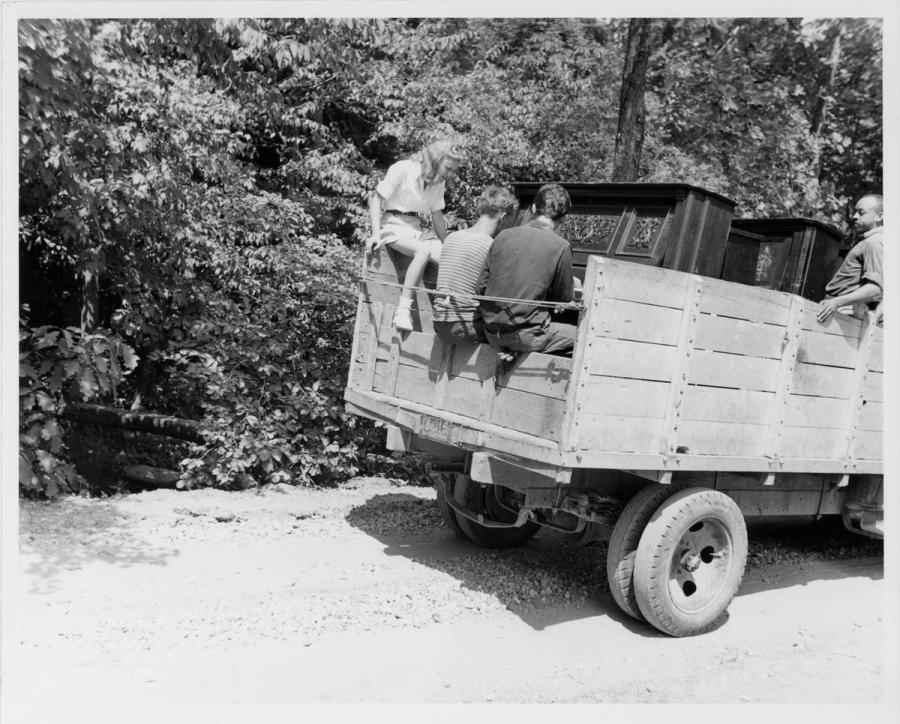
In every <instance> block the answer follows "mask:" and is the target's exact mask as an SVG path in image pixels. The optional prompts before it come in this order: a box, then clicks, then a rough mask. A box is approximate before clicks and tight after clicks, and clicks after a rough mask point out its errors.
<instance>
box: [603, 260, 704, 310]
mask: <svg viewBox="0 0 900 724" xmlns="http://www.w3.org/2000/svg"><path fill="white" fill-rule="evenodd" d="M689 279H690V275H688V274H681V273H678V272H672V271H670V270H667V269H662V268H660V267H653V266H647V265H644V264H627V265H626V264H615V263H613V264H612V265H611V266H610V267H609V269H608V271H607V272H606V273H605V275H604V283H603V296H604V297H606V298H608V299H620V300H622V301H628V302H637V303H639V304H651V305H655V306H661V307H671V308H673V309H679V310H680V309H681V307H682V305H683V304H684V292H685V289H687V285H688V281H689Z"/></svg>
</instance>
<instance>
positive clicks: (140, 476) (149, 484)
mask: <svg viewBox="0 0 900 724" xmlns="http://www.w3.org/2000/svg"><path fill="white" fill-rule="evenodd" d="M122 477H123V478H125V480H127V481H128V482H129V483H137V484H138V485H141V486H143V487H145V488H176V487H177V486H178V478H179V477H180V476H179V473H178V472H177V471H175V470H168V469H167V468H155V467H152V466H150V465H129V466H128V467H127V468H125V470H124V471H122Z"/></svg>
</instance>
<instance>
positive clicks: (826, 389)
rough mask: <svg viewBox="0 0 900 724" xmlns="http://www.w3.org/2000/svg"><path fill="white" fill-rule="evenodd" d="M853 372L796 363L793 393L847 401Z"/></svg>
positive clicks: (839, 368)
mask: <svg viewBox="0 0 900 724" xmlns="http://www.w3.org/2000/svg"><path fill="white" fill-rule="evenodd" d="M852 382H853V370H850V369H846V368H843V367H825V366H823V365H810V364H805V363H802V362H801V363H798V364H797V367H796V369H795V370H794V380H793V391H794V394H797V395H815V396H817V397H835V398H838V399H841V400H846V399H848V396H849V394H850V385H851V384H852Z"/></svg>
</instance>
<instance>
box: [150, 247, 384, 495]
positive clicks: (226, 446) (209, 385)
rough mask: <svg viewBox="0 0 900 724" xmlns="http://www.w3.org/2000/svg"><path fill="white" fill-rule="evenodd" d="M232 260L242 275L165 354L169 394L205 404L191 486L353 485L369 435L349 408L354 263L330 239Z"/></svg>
mask: <svg viewBox="0 0 900 724" xmlns="http://www.w3.org/2000/svg"><path fill="white" fill-rule="evenodd" d="M233 253H234V254H235V258H236V260H237V259H240V260H242V262H243V263H242V265H241V268H242V269H243V271H242V272H241V273H236V274H235V276H234V277H233V278H231V279H230V281H229V283H228V284H227V285H224V286H222V287H221V288H220V289H219V290H217V291H216V290H213V289H212V288H209V287H208V288H206V289H205V291H204V295H203V296H204V298H205V300H206V302H205V305H204V314H203V315H202V316H199V317H197V318H196V319H195V320H194V322H193V324H192V325H191V326H189V327H188V328H186V329H185V334H184V338H183V339H182V340H179V341H178V342H173V343H171V344H170V346H169V348H168V349H167V350H166V352H165V353H164V354H162V356H161V357H162V359H163V361H164V362H165V364H166V366H167V367H168V369H169V376H170V380H171V384H170V389H169V393H168V394H169V395H170V396H172V397H174V398H179V397H181V398H189V399H193V400H196V401H198V403H199V407H200V412H201V415H202V418H203V420H204V421H205V432H204V437H205V442H204V443H202V444H198V445H195V446H193V448H192V451H191V454H190V455H189V457H187V458H186V459H185V460H183V461H182V464H183V467H184V470H185V472H186V475H185V483H186V484H187V485H194V484H198V483H212V484H214V485H218V486H226V487H234V486H245V485H253V484H256V483H263V482H272V483H274V482H293V483H305V484H308V483H323V482H330V481H333V480H339V479H343V478H346V477H350V476H352V475H354V474H355V473H356V472H357V470H358V468H359V463H358V460H359V449H360V447H361V446H365V445H366V440H367V436H368V435H369V434H370V433H369V430H370V427H369V426H359V425H358V423H359V420H358V418H356V417H354V416H353V415H350V414H348V413H347V412H345V411H344V406H343V399H342V398H343V389H344V384H345V382H346V377H347V370H348V367H349V351H350V345H351V340H352V335H353V323H354V317H355V312H356V293H357V284H356V277H357V269H358V268H359V265H360V263H361V261H360V259H359V256H358V255H357V254H355V253H353V252H351V251H349V250H348V249H347V248H346V247H345V246H344V245H343V244H341V243H340V242H339V241H338V240H337V239H335V238H330V239H328V238H319V239H316V238H307V239H304V240H302V241H301V242H298V243H284V244H276V245H272V246H263V247H259V248H251V249H235V250H233ZM237 266H238V265H237V264H236V265H235V267H236V268H237ZM173 402H174V401H173Z"/></svg>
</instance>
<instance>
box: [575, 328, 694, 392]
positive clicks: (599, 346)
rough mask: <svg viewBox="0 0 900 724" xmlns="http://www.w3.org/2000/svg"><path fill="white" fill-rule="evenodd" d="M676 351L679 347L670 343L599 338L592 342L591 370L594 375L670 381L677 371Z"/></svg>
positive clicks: (589, 369)
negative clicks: (675, 370)
mask: <svg viewBox="0 0 900 724" xmlns="http://www.w3.org/2000/svg"><path fill="white" fill-rule="evenodd" d="M677 351H678V350H677V348H676V347H671V346H669V345H663V344H648V343H646V342H631V341H627V340H621V339H609V338H599V339H596V340H594V344H593V345H592V349H591V357H590V360H589V368H588V371H589V373H590V374H591V376H592V377H593V376H596V375H601V376H604V377H626V378H633V379H638V380H660V381H665V382H669V381H670V380H671V379H672V374H673V373H674V369H675V359H676V356H675V355H676V353H677ZM589 384H593V382H590V383H589Z"/></svg>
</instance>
